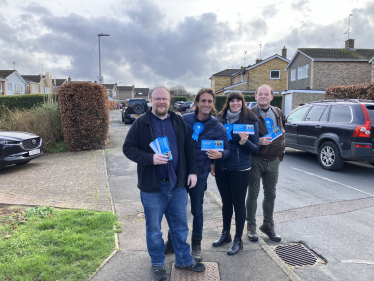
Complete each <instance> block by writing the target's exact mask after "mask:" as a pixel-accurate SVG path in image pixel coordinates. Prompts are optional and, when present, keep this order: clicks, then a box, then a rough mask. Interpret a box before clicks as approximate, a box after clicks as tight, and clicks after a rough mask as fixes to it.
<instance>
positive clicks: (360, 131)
mask: <svg viewBox="0 0 374 281" xmlns="http://www.w3.org/2000/svg"><path fill="white" fill-rule="evenodd" d="M373 122H374V101H372V100H353V99H345V100H320V101H315V102H311V103H307V104H305V105H303V106H301V107H298V108H296V109H295V110H293V111H292V112H291V113H290V114H288V116H287V117H286V126H285V131H286V132H285V137H286V146H288V147H292V148H296V149H300V150H304V151H308V152H311V153H315V154H317V155H318V161H319V163H320V164H321V166H322V168H324V169H326V170H331V171H333V170H340V169H341V168H342V167H343V164H344V161H345V160H348V161H359V162H364V163H371V164H373V165H374V150H373V147H374V135H373V133H372V132H373V130H374V129H373V127H372V126H373Z"/></svg>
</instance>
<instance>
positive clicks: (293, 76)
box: [291, 69, 296, 81]
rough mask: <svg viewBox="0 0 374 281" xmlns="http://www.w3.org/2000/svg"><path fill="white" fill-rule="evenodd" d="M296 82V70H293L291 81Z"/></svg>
mask: <svg viewBox="0 0 374 281" xmlns="http://www.w3.org/2000/svg"><path fill="white" fill-rule="evenodd" d="M295 80H296V69H291V81H295Z"/></svg>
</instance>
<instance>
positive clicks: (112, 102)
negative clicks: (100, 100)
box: [108, 100, 117, 110]
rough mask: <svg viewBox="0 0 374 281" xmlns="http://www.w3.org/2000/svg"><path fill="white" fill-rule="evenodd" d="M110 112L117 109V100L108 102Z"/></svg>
mask: <svg viewBox="0 0 374 281" xmlns="http://www.w3.org/2000/svg"><path fill="white" fill-rule="evenodd" d="M108 106H109V110H112V109H117V102H116V101H115V100H108Z"/></svg>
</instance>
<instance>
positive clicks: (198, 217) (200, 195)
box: [188, 179, 207, 238]
mask: <svg viewBox="0 0 374 281" xmlns="http://www.w3.org/2000/svg"><path fill="white" fill-rule="evenodd" d="M206 188H207V180H206V179H198V180H197V183H196V185H195V187H193V188H190V189H189V190H188V193H189V194H190V198H191V213H192V215H193V223H192V235H193V236H194V237H197V238H202V237H203V222H204V216H203V202H204V192H205V190H206Z"/></svg>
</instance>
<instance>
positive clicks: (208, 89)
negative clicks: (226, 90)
mask: <svg viewBox="0 0 374 281" xmlns="http://www.w3.org/2000/svg"><path fill="white" fill-rule="evenodd" d="M205 93H208V94H211V95H212V97H213V109H212V111H211V112H210V114H212V115H215V114H216V113H217V111H216V107H215V104H216V95H215V94H214V92H213V90H212V89H211V88H201V89H200V91H199V92H198V93H197V95H196V97H195V101H194V104H195V112H196V113H199V107H198V106H197V103H198V102H199V101H200V96H201V95H202V94H205Z"/></svg>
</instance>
